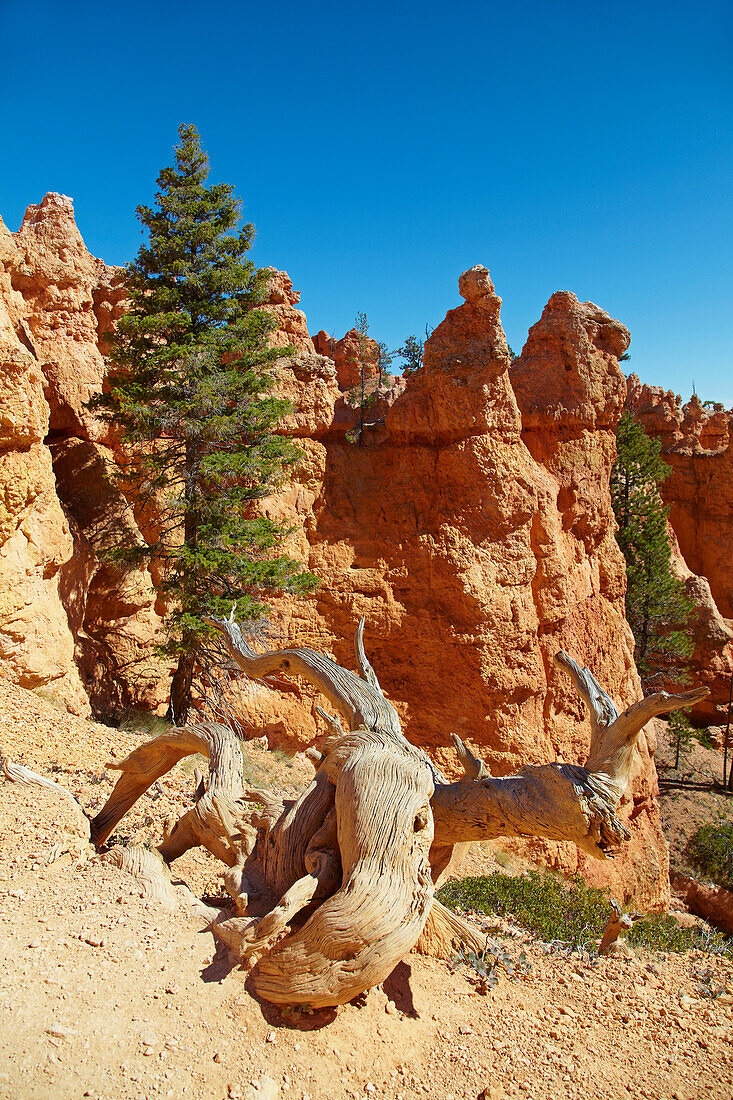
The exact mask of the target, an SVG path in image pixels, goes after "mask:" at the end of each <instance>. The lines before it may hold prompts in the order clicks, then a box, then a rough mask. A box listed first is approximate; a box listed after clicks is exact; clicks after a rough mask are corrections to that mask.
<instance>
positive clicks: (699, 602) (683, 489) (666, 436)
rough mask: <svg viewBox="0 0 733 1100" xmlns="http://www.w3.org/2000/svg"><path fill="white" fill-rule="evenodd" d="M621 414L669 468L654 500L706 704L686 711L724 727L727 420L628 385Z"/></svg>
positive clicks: (730, 513) (729, 502)
mask: <svg viewBox="0 0 733 1100" xmlns="http://www.w3.org/2000/svg"><path fill="white" fill-rule="evenodd" d="M626 403H627V407H628V408H629V409H630V410H631V412H632V413H633V414H634V416H635V417H636V418H637V420H639V421H640V422H641V423H642V424H643V426H644V428H645V430H646V432H647V433H648V434H649V435H651V436H653V437H655V438H656V439H658V440H659V441H660V443H661V445H662V450H661V454H662V457H663V458H664V460H665V462H667V464H668V465H669V467H670V474H669V476H668V477H667V478H666V480H665V481H663V482H662V485H661V492H662V498H663V499H664V502H665V504H667V505H668V506H669V509H670V512H669V520H670V524H671V526H672V529H673V531H674V535H675V537H676V545H674V546H673V551H674V554H673V557H674V561H675V568H676V569H677V572H678V574H679V576H680V577H681V579H682V580H683V581H684V582H685V587H686V590H687V595H688V598H689V599H690V600H691V602H692V605H693V615H692V633H693V638H694V644H695V651H694V653H693V657H692V662H691V663H692V667H693V670H694V674H695V677H696V678H697V679H699V680H701V681H702V682H703V683H705V684H707V686H708V687H709V688H710V691H711V694H710V697H709V698H708V699H707V700H705V701H704V702H703V703H702V704H700V705H699V706H698V707H696V708H695V710H694V717H695V719H696V720H697V721H699V722H701V723H714V722H723V721H725V714H726V711H727V707H728V698H729V693H730V677H731V674H732V673H733V645H732V644H731V641H732V639H733V634H732V628H733V621H732V617H733V560H732V559H731V552H730V548H731V546H733V412H729V411H726V410H725V409H724V408H723V406H722V405H715V406H714V407H713V408H712V409H711V408H706V407H704V406H703V405H702V403H701V401H700V399H699V397H697V396H696V395H693V397H692V398H691V400H690V401H689V402H688V403H687V404H686V405H683V404H682V400H681V398H680V397H679V396H677V395H675V394H674V393H672V391H671V390H668V391H664V390H663V389H661V387H659V386H647V385H644V384H642V383H641V382H640V381H639V379H638V377H637V376H636V375H635V374H632V375H631V376H630V377H629V379H628V395H627V399H626Z"/></svg>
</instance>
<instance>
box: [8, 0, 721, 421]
mask: <svg viewBox="0 0 733 1100" xmlns="http://www.w3.org/2000/svg"><path fill="white" fill-rule="evenodd" d="M732 14H733V6H732V5H731V4H730V3H729V2H727V3H726V2H711V0H698V2H697V3H694V4H691V3H689V2H688V0H686V2H684V3H680V2H678V0H665V2H659V3H645V2H644V0H637V2H635V3H628V2H626V0H617V2H615V3H613V4H612V3H602V2H600V0H577V2H566V0H557V2H549V0H547V2H545V3H540V2H534V0H500V2H494V0H483V2H478V0H463V2H462V3H460V4H457V5H453V4H448V3H437V2H431V0H421V2H419V3H417V2H415V0H406V2H403V3H395V2H394V0H392V2H390V3H384V2H382V0H377V2H373V0H372V2H367V3H364V4H360V5H358V4H353V3H349V2H348V0H342V2H340V3H334V2H326V3H309V2H308V0H300V2H299V3H293V2H292V0H280V2H279V3H277V4H273V3H265V2H260V3H256V4H255V3H248V2H242V3H227V2H212V3H208V4H207V3H201V2H198V3H194V2H191V0H175V2H173V0H166V2H156V0H149V2H146V3H140V2H138V0H127V2H126V3H124V4H111V3H110V4H108V3H103V2H99V0H94V2H91V0H66V2H65V3H64V2H62V0H54V2H53V3H48V2H46V0H36V2H35V3H33V4H32V5H31V6H29V5H28V4H27V3H21V2H19V0H0V36H1V38H2V40H3V42H4V49H3V81H2V92H0V96H2V103H0V107H1V109H0V148H1V149H2V150H3V153H2V161H3V169H2V172H0V214H1V215H2V217H3V219H4V220H5V222H6V224H7V225H8V226H9V227H10V228H11V229H16V228H17V227H18V225H19V224H20V221H21V219H22V215H23V211H24V209H25V207H26V205H27V204H28V203H30V202H38V201H39V200H40V198H41V197H42V195H43V194H44V193H45V192H46V191H51V190H53V191H61V192H63V193H65V194H67V195H71V196H72V197H73V198H74V201H75V206H76V216H77V222H78V225H79V228H80V229H81V232H82V234H83V235H84V238H85V240H86V243H87V246H88V247H89V249H90V250H91V251H92V252H93V253H94V254H95V255H98V256H101V257H102V258H103V259H105V260H106V261H107V262H109V263H123V262H125V261H127V260H129V259H130V258H132V256H133V255H134V254H135V252H136V250H137V248H138V246H139V244H140V240H141V237H140V227H139V225H138V223H137V221H136V219H135V214H134V211H135V207H136V206H137V204H138V203H141V202H150V201H151V200H152V198H153V195H154V190H155V186H154V181H155V177H156V176H157V173H158V171H159V169H160V168H161V167H162V166H163V165H164V164H168V163H170V160H171V150H172V147H173V145H174V144H175V142H176V140H177V135H176V130H177V126H178V125H179V124H180V123H181V122H193V123H195V124H196V126H198V128H199V130H200V132H201V135H202V140H203V144H204V146H205V147H206V148H207V149H208V151H209V154H210V158H211V164H212V177H211V178H212V180H223V181H226V182H229V183H233V184H234V185H235V186H236V188H237V192H238V194H239V195H240V196H241V197H242V198H243V199H244V202H245V213H246V217H247V218H248V220H251V221H253V222H254V223H255V225H256V226H257V243H256V248H255V257H254V258H255V260H256V261H257V262H258V263H259V264H262V265H265V264H272V265H274V266H276V267H280V268H285V269H286V270H287V271H289V273H290V275H291V276H292V278H293V281H294V283H295V285H296V287H298V288H299V289H300V290H301V292H302V300H301V304H302V306H303V308H304V309H305V310H306V313H307V315H308V321H309V327H310V330H311V332H315V331H317V330H318V329H320V328H327V329H329V330H330V331H332V332H333V331H335V332H336V333H337V334H338V335H340V334H341V333H342V332H343V331H344V330H345V329H347V328H349V327H350V326H351V324H352V323H353V318H354V313H355V312H356V310H363V311H365V312H366V313H367V314H368V317H369V322H370V328H371V333H372V335H374V336H375V337H377V338H378V339H383V340H386V341H387V343H388V344H390V345H391V346H396V345H397V344H399V343H400V342H401V341H402V340H403V339H404V337H405V336H406V335H407V334H408V333H410V332H417V333H420V332H422V331H423V330H424V326H425V323H426V322H429V323H430V324H431V325H435V324H436V323H437V322H438V321H440V320H441V319H442V317H443V316H444V314H445V311H446V309H448V308H449V307H451V306H453V305H456V304H458V302H459V300H460V299H459V298H458V292H457V280H458V275H459V274H460V272H461V271H463V270H464V269H465V268H467V267H470V266H471V265H473V264H475V263H485V264H486V265H487V266H488V267H489V268H490V270H491V273H492V277H493V279H494V282H495V283H496V286H497V289H498V291H499V293H500V294H501V295H502V297H503V299H504V310H503V319H504V325H505V328H506V330H507V334H508V337H509V341H510V343H511V344H512V346H513V347H514V349H515V351H519V350H520V348H521V346H522V344H523V343H524V339H525V337H526V333H527V329H528V327H529V326H530V325H531V324H533V323H534V321H536V320H537V318H538V317H539V315H540V313H541V311H542V308H543V306H544V304H545V302H546V301H547V299H548V297H549V296H550V294H551V293H552V292H553V291H554V290H559V289H565V290H572V291H574V292H575V293H576V294H577V295H578V296H579V297H580V298H581V299H591V300H592V301H595V302H597V303H598V304H599V305H601V306H603V308H604V309H607V310H608V311H609V312H610V313H612V314H613V315H614V316H616V317H618V318H620V319H621V320H622V321H623V322H624V323H625V324H626V325H628V327H629V328H630V329H631V333H632V347H631V354H632V360H631V363H630V364H629V367H630V369H633V370H636V371H637V373H639V374H640V375H641V377H642V378H643V379H644V380H646V381H649V382H653V383H654V384H661V385H664V386H666V387H669V388H672V389H675V390H676V391H678V392H680V393H682V394H683V396H685V397H687V396H688V395H689V393H690V391H691V387H692V381H693V379H694V381H695V384H696V388H697V391H698V393H699V394H700V395H701V396H702V397H703V399H707V398H714V399H719V400H724V401H725V402H726V404H727V405H731V404H733V308H731V307H732V305H733V301H732V299H733V262H732V256H733V240H732V237H733V233H732V232H731V230H732V224H731V223H732V220H733V219H732V214H733V197H732V195H731V180H732V179H733V172H732V171H731V167H732V166H731V159H732V158H731V152H732V150H733V127H732V126H731V121H732V120H731V114H732V112H731V105H732V96H731V91H732V84H733V78H732V72H733V70H732V67H731V58H732V56H733V48H732V47H733V19H732Z"/></svg>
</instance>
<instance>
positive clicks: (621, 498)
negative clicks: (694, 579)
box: [611, 412, 692, 687]
mask: <svg viewBox="0 0 733 1100" xmlns="http://www.w3.org/2000/svg"><path fill="white" fill-rule="evenodd" d="M660 449H661V445H660V443H659V441H658V440H656V439H650V438H649V437H648V436H647V435H646V433H645V432H644V429H643V428H642V426H641V424H639V423H638V421H636V420H634V418H633V417H632V416H631V414H630V413H628V412H625V413H624V414H623V416H622V418H621V422H620V424H619V426H618V433H617V459H616V464H615V466H614V468H613V471H612V473H611V500H612V502H613V510H614V512H615V514H616V522H617V524H618V531H617V532H616V539H617V541H618V544H619V546H620V547H621V550H622V551H623V555H624V557H625V559H626V579H627V588H626V618H627V620H628V623H629V625H630V627H631V629H632V631H633V634H634V639H635V642H636V646H635V649H634V658H635V660H636V664H637V667H638V669H639V673H640V675H641V678H642V680H643V681H644V684H645V686H647V687H654V686H661V685H662V684H663V683H665V682H674V681H676V682H677V683H680V681H683V680H684V679H686V665H687V658H688V657H689V656H690V654H691V652H692V641H691V639H690V635H689V633H688V632H687V631H686V630H685V624H686V622H687V620H688V618H689V614H690V610H691V605H690V603H689V601H688V599H687V597H686V595H685V589H684V585H683V583H682V582H681V581H680V580H678V579H677V578H676V577H675V576H674V575H673V573H672V569H671V548H670V543H669V535H668V533H667V513H668V509H667V508H665V506H664V504H663V502H662V497H661V494H660V491H659V486H660V484H661V483H662V481H663V480H664V479H665V478H666V477H667V475H668V473H669V467H668V466H667V463H666V462H664V460H663V459H662V458H661V457H660V453H659V452H660Z"/></svg>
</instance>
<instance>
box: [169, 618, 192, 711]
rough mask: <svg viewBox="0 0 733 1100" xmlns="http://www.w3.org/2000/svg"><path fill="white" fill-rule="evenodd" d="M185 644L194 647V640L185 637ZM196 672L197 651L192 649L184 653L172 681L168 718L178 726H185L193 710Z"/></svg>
mask: <svg viewBox="0 0 733 1100" xmlns="http://www.w3.org/2000/svg"><path fill="white" fill-rule="evenodd" d="M183 644H184V645H190V646H193V645H194V639H193V638H189V639H187V638H186V636H185V635H184V638H183ZM195 671H196V651H195V649H193V648H191V649H188V650H187V651H186V652H185V653H182V654H181V656H180V657H179V658H178V665H177V667H176V671H175V672H174V673H173V679H172V680H171V695H170V702H169V703H168V710H167V712H166V718H167V719H168V721H169V722H174V723H175V724H176V725H178V726H182V725H184V724H185V723H186V721H187V719H188V712H189V710H190V708H191V688H192V686H193V676H194V672H195Z"/></svg>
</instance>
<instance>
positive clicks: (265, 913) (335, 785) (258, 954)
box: [91, 619, 706, 1006]
mask: <svg viewBox="0 0 733 1100" xmlns="http://www.w3.org/2000/svg"><path fill="white" fill-rule="evenodd" d="M211 621H212V624H213V625H215V626H216V627H217V629H218V630H219V631H220V632H221V634H222V637H223V640H224V643H225V646H226V649H227V650H228V653H229V656H230V657H231V659H232V661H233V662H235V664H236V665H237V666H238V667H239V668H240V669H241V670H242V671H243V672H244V673H246V674H247V675H248V676H251V677H255V678H260V677H264V676H267V675H269V674H271V673H274V672H278V673H283V672H284V673H290V674H297V675H300V676H302V677H303V678H304V679H306V680H307V681H309V682H310V683H311V684H312V685H314V686H315V687H316V688H318V690H319V691H320V692H322V694H323V695H324V696H325V697H326V698H327V699H328V700H329V702H330V704H331V706H332V707H334V708H335V709H336V710H337V711H339V712H340V713H341V715H342V716H343V719H344V720H345V728H344V727H342V725H341V722H340V721H339V719H338V717H336V716H332V715H330V714H327V713H326V712H325V711H321V712H320V713H321V714H322V715H323V717H324V719H325V720H326V724H327V726H328V733H327V734H326V736H325V738H324V739H323V741H322V744H321V745H320V749H318V750H314V751H313V752H312V753H311V754H310V758H311V760H312V762H313V764H314V767H315V768H316V774H315V776H314V778H313V780H312V782H311V783H310V785H309V786H308V787H307V789H306V790H305V791H304V792H303V793H302V794H301V795H300V797H299V798H297V799H295V800H283V799H281V798H280V797H279V796H278V795H277V794H276V793H275V792H272V791H269V790H259V789H252V788H245V787H244V785H243V782H242V757H241V750H240V746H239V741H238V739H237V736H236V735H235V733H234V731H233V730H232V729H229V728H227V726H225V725H221V724H219V723H217V722H192V723H190V724H189V725H188V726H187V727H186V728H184V729H180V730H176V731H173V732H171V733H167V734H164V735H163V736H161V737H157V738H155V739H153V740H152V741H150V742H148V743H146V744H144V745H141V746H140V747H139V748H137V749H135V751H134V752H132V753H131V754H130V755H129V756H128V757H127V759H126V760H124V761H123V762H122V763H119V764H114V765H112V766H113V767H115V768H118V769H119V770H120V771H121V773H122V774H121V776H120V779H119V780H118V782H117V785H116V787H115V789H114V791H113V792H112V795H111V796H110V798H109V800H108V802H107V804H106V805H105V806H104V807H103V809H102V810H101V811H100V813H99V814H98V815H97V816H96V818H95V819H94V821H93V822H92V830H91V831H92V839H93V840H94V841H95V843H97V844H98V845H100V844H102V843H103V842H104V841H105V840H106V838H107V837H108V836H109V835H110V833H111V832H112V830H113V829H114V827H115V826H116V824H117V823H118V822H119V821H120V819H121V818H122V817H123V816H124V814H125V813H126V812H127V811H128V810H129V809H130V807H131V806H132V805H133V804H134V802H135V801H136V800H137V799H138V798H139V797H140V796H141V795H142V794H143V793H144V792H145V791H146V790H147V789H148V788H149V787H150V786H151V785H152V784H153V783H154V782H155V781H156V780H158V779H159V778H160V777H161V776H162V775H163V774H164V773H165V772H167V771H168V770H169V769H170V768H171V767H172V766H173V765H174V764H175V763H176V761H177V760H180V759H181V758H183V757H184V756H187V755H190V754H192V753H203V754H204V755H206V756H208V758H209V775H208V780H207V781H203V780H197V783H196V797H195V802H194V805H193V806H192V808H191V809H190V810H188V811H187V813H185V814H184V815H183V817H181V819H180V820H179V821H177V822H175V823H174V824H172V825H171V827H169V828H167V829H166V832H165V838H164V840H163V843H162V844H161V845H160V848H159V851H160V855H161V856H162V857H163V860H164V861H165V862H166V863H170V862H172V861H173V860H175V859H176V858H177V857H178V856H180V855H182V854H183V852H185V851H186V850H188V849H189V848H191V847H193V846H196V845H203V846H204V847H206V848H208V849H209V851H211V852H212V853H213V854H214V855H215V856H216V857H217V858H218V859H220V860H221V861H222V862H223V864H224V865H225V866H226V867H227V868H228V870H227V872H226V875H225V882H226V888H227V890H228V892H229V894H230V896H231V899H232V903H233V904H232V910H231V912H226V911H225V912H221V913H219V912H217V911H214V910H208V909H204V910H203V912H204V914H205V917H206V920H207V923H209V924H210V927H211V930H212V932H213V933H214V935H215V936H217V938H219V939H220V940H221V941H222V942H224V943H226V944H227V946H228V947H229V948H230V949H231V950H233V951H234V952H235V954H236V955H237V956H238V957H239V959H240V960H241V962H242V963H243V964H244V965H246V966H249V967H251V968H252V969H251V982H252V987H253V989H254V991H255V992H256V993H258V994H259V995H260V996H261V997H263V998H264V999H265V1000H268V1001H273V1002H280V1003H287V1004H308V1005H311V1006H324V1005H336V1004H341V1003H343V1002H344V1001H347V1000H350V999H351V998H353V997H354V996H356V995H357V994H359V993H361V992H362V991H363V990H365V989H368V988H369V987H370V986H372V985H375V984H378V983H379V982H381V981H383V980H384V979H385V978H386V977H387V976H388V975H389V973H390V972H391V971H392V969H393V968H394V967H395V966H396V965H397V963H398V962H399V961H400V960H401V959H402V958H403V956H404V955H405V954H407V952H409V951H410V950H411V948H413V947H414V946H416V945H418V946H419V949H420V950H423V951H425V952H427V953H430V954H444V955H445V954H453V953H454V952H455V949H456V946H457V945H458V944H459V943H461V942H463V943H465V944H466V945H467V946H469V947H471V948H472V949H474V950H477V949H480V947H481V946H482V945H483V937H482V936H481V934H480V932H479V931H478V930H477V929H476V928H475V927H474V926H472V925H470V924H469V923H468V922H467V921H466V920H464V919H463V918H461V917H460V916H458V915H456V914H454V913H451V912H450V911H448V910H447V909H445V908H444V907H443V906H441V905H440V904H439V903H437V902H436V901H435V900H434V898H433V893H434V883H435V881H436V880H437V879H438V877H439V875H440V874H441V872H442V871H443V869H444V868H445V867H446V865H447V863H448V861H449V859H450V855H451V852H452V850H453V846H454V845H455V844H456V843H458V842H462V841H470V840H475V839H485V838H490V837H499V836H542V837H550V838H552V839H555V840H572V841H574V842H575V843H576V844H578V846H579V847H581V848H582V849H583V850H584V851H586V852H589V853H590V854H592V855H594V856H597V857H600V858H605V857H606V856H607V855H609V854H610V853H611V852H612V850H613V849H614V848H617V847H618V846H619V845H620V844H621V843H623V841H624V840H625V839H627V838H628V836H629V833H628V830H627V829H626V827H625V826H624V824H623V823H622V822H621V821H620V820H619V818H618V817H617V814H616V811H617V807H618V804H619V801H620V799H621V796H622V795H623V793H624V790H625V788H626V785H627V783H628V780H629V774H630V770H631V763H632V756H633V750H634V746H635V744H636V740H637V738H638V735H639V732H640V730H641V729H642V727H643V726H644V724H645V723H646V722H647V721H648V720H649V719H650V718H651V717H652V716H653V715H655V714H661V713H664V712H667V711H671V710H676V709H677V708H679V707H684V706H690V705H692V704H693V703H694V702H696V701H697V700H699V699H700V698H702V697H703V696H704V695H705V694H706V689H699V690H695V691H691V692H684V693H682V694H680V695H669V694H665V693H659V694H657V695H653V696H650V697H649V698H647V699H644V700H642V701H641V702H640V703H637V704H635V705H634V706H632V707H629V708H628V710H626V711H624V713H623V714H621V715H619V713H618V711H617V709H616V707H615V705H614V703H613V701H612V700H611V699H610V697H609V696H608V695H607V694H606V692H604V691H603V689H602V688H601V687H600V685H599V684H598V683H597V682H596V680H595V679H594V677H593V676H592V674H591V673H590V672H589V671H588V670H587V669H583V668H581V667H580V666H579V665H577V664H576V663H575V661H573V660H572V659H571V658H570V657H568V656H567V654H565V653H559V654H558V656H557V659H558V662H559V663H560V665H561V666H562V667H563V668H564V669H566V670H567V671H568V672H569V673H570V675H571V676H572V677H573V679H574V681H575V683H576V686H577V688H578V690H579V691H580V693H581V695H582V696H583V697H584V698H585V700H586V702H587V704H588V707H589V710H590V715H591V749H590V754H589V757H588V760H587V761H586V763H585V765H584V766H583V767H581V766H579V765H572V764H559V763H555V764H545V765H531V766H527V767H525V768H523V769H522V771H521V772H520V773H519V774H518V775H515V776H506V777H501V778H494V777H492V776H491V775H490V774H489V770H488V768H487V766H486V764H485V763H484V762H483V761H481V760H479V759H478V758H477V757H476V756H474V755H473V753H471V752H470V750H469V749H468V748H467V746H466V745H464V743H463V742H462V741H461V740H460V739H459V738H457V737H454V743H455V746H456V750H457V752H458V756H459V759H460V761H461V764H462V766H463V769H464V772H465V776H464V778H463V779H461V780H459V781H458V782H456V783H447V782H446V781H445V779H444V777H443V776H442V775H441V773H440V772H439V771H438V769H437V768H435V766H434V765H433V764H432V763H431V761H430V760H429V758H428V757H427V756H426V754H425V753H424V752H423V751H422V750H420V749H418V748H416V747H415V746H413V745H411V744H410V743H409V742H408V741H407V739H406V738H405V737H404V735H403V733H402V730H401V728H400V723H399V719H398V716H397V712H396V711H395V709H394V707H392V705H391V704H390V703H389V702H388V701H387V699H386V698H385V696H384V694H383V692H382V690H381V688H380V686H379V683H378V681H377V677H376V675H375V673H374V670H373V668H372V667H371V665H370V664H369V661H368V660H367V658H366V654H365V652H364V645H363V622H361V623H360V624H359V627H358V629H357V632H356V640H355V647H356V663H357V667H358V669H359V675H358V676H357V675H356V674H354V673H352V672H349V671H348V670H347V669H344V668H342V667H340V666H339V665H337V664H336V663H335V662H334V661H332V660H331V659H330V658H329V657H326V656H324V655H323V654H320V653H317V652H315V651H314V650H310V649H303V648H301V649H287V650H280V651H277V652H269V653H262V654H258V653H255V652H254V651H253V650H252V649H251V648H250V646H249V645H248V644H247V642H246V640H245V638H244V636H243V635H242V633H241V631H240V629H239V627H238V626H237V624H236V623H234V622H233V620H231V619H229V620H211ZM151 868H152V872H154V874H153V878H156V877H157V879H158V880H160V871H161V870H162V864H161V865H160V866H159V867H158V866H156V867H153V865H152V864H150V863H149V861H148V865H147V872H146V873H148V875H150V874H151V873H152V872H151ZM163 892H164V893H166V891H165V889H164V891H163ZM418 941H419V943H418Z"/></svg>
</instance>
